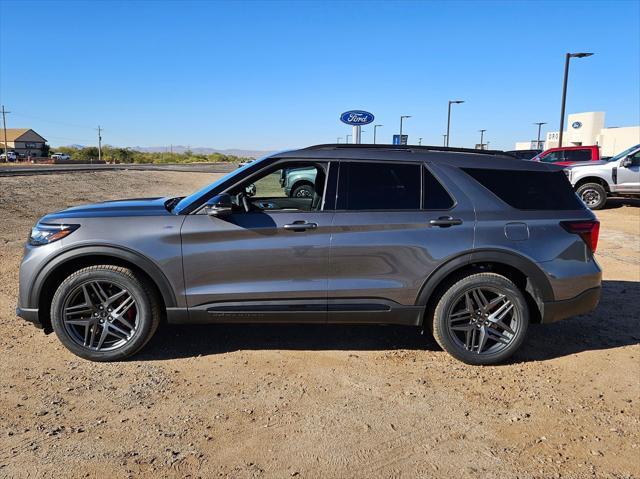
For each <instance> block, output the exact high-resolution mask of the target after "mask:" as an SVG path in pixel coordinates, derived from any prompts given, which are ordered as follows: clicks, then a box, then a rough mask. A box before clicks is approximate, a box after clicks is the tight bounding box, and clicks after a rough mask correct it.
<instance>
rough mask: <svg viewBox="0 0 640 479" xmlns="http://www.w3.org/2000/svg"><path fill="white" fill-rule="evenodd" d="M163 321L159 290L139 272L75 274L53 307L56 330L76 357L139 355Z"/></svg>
mask: <svg viewBox="0 0 640 479" xmlns="http://www.w3.org/2000/svg"><path fill="white" fill-rule="evenodd" d="M159 322H160V308H159V302H158V299H157V297H156V295H155V293H154V291H153V290H152V289H151V288H150V287H149V286H148V285H147V284H146V282H145V281H144V280H143V279H142V278H140V277H138V276H137V275H136V274H135V273H134V272H133V271H131V270H130V269H127V268H123V267H120V266H112V265H101V266H90V267H88V268H83V269H81V270H79V271H76V272H75V273H73V274H71V275H70V276H69V277H68V278H67V279H65V280H64V281H63V282H62V284H60V286H59V287H58V289H57V291H56V293H55V294H54V296H53V300H52V302H51V325H52V326H53V330H54V331H55V333H56V335H57V336H58V339H60V342H62V344H63V345H64V346H65V347H66V348H67V349H68V350H70V351H71V352H72V353H74V354H76V355H77V356H80V357H82V358H85V359H89V360H91V361H117V360H121V359H124V358H127V357H129V356H131V355H132V354H135V353H136V352H138V351H139V350H140V349H141V348H142V347H143V346H144V345H145V344H146V343H147V341H149V339H151V336H153V333H154V332H155V330H156V329H157V327H158V324H159Z"/></svg>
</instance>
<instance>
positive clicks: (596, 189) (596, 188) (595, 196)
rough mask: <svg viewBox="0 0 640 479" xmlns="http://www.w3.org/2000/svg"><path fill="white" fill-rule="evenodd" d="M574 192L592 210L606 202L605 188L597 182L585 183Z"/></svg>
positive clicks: (601, 206)
mask: <svg viewBox="0 0 640 479" xmlns="http://www.w3.org/2000/svg"><path fill="white" fill-rule="evenodd" d="M576 193H578V196H579V197H580V199H581V200H582V201H583V202H584V204H585V205H587V207H588V208H590V209H592V210H600V209H602V208H604V205H605V204H606V203H607V190H605V189H604V187H603V186H602V185H601V184H599V183H585V184H584V185H581V186H580V187H579V188H578V189H577V190H576Z"/></svg>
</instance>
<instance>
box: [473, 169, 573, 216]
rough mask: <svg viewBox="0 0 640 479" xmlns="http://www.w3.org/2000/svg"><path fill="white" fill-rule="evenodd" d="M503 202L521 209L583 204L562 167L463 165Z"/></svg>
mask: <svg viewBox="0 0 640 479" xmlns="http://www.w3.org/2000/svg"><path fill="white" fill-rule="evenodd" d="M463 170H464V171H465V172H466V173H467V174H469V175H471V176H472V177H473V178H474V179H475V180H476V181H478V182H479V183H481V184H482V185H483V186H484V187H485V188H487V189H488V190H490V191H491V192H492V193H493V194H494V195H496V196H497V197H498V198H500V199H501V200H502V201H504V202H505V203H507V204H509V205H511V206H513V207H514V208H518V209H521V210H579V209H583V208H584V205H583V204H582V202H581V201H580V200H579V199H578V197H577V196H576V194H575V193H574V192H573V188H572V187H571V184H570V183H569V180H568V179H567V177H566V175H565V174H564V173H563V172H562V171H553V172H547V171H513V170H485V169H480V168H463Z"/></svg>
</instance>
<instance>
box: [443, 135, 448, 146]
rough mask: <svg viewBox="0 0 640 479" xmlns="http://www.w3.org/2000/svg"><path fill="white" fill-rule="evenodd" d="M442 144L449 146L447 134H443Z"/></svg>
mask: <svg viewBox="0 0 640 479" xmlns="http://www.w3.org/2000/svg"><path fill="white" fill-rule="evenodd" d="M442 146H447V134H446V133H445V134H444V135H442Z"/></svg>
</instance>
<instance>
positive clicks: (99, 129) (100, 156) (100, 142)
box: [98, 125, 102, 163]
mask: <svg viewBox="0 0 640 479" xmlns="http://www.w3.org/2000/svg"><path fill="white" fill-rule="evenodd" d="M98 163H102V128H100V125H98Z"/></svg>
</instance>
